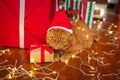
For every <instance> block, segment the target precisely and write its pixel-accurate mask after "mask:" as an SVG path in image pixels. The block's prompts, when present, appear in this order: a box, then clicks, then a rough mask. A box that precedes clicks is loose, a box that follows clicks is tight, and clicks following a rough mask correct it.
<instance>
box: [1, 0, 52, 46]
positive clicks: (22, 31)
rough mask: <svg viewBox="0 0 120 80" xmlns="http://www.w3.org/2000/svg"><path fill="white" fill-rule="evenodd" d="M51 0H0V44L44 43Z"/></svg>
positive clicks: (23, 44) (25, 44) (48, 22)
mask: <svg viewBox="0 0 120 80" xmlns="http://www.w3.org/2000/svg"><path fill="white" fill-rule="evenodd" d="M51 1H53V0H0V38H1V39H0V46H14V47H20V48H29V47H30V45H31V44H33V43H34V42H38V43H45V38H46V37H45V36H46V31H47V28H48V26H49V24H50V12H51V6H52V2H51Z"/></svg>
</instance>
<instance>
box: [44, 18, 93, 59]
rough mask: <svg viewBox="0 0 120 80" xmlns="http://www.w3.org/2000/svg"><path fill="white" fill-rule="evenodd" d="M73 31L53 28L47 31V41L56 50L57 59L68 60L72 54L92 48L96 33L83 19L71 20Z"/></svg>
mask: <svg viewBox="0 0 120 80" xmlns="http://www.w3.org/2000/svg"><path fill="white" fill-rule="evenodd" d="M71 24H72V30H73V33H72V34H71V33H69V32H67V31H65V30H63V29H59V28H57V29H51V30H50V31H48V32H47V35H46V43H47V44H48V45H49V46H51V47H52V48H53V49H54V50H55V60H57V61H58V60H59V59H61V61H66V60H68V59H70V58H71V56H72V55H77V54H78V53H80V52H82V51H83V50H84V49H86V48H90V47H91V46H92V43H93V41H94V34H93V32H92V31H91V30H90V29H89V27H88V26H87V25H86V24H85V23H84V22H82V21H81V20H71Z"/></svg>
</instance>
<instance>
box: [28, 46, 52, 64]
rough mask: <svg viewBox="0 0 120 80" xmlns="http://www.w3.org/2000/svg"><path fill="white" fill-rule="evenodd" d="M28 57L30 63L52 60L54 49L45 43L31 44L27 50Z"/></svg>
mask: <svg viewBox="0 0 120 80" xmlns="http://www.w3.org/2000/svg"><path fill="white" fill-rule="evenodd" d="M27 55H28V56H29V57H30V63H34V62H35V63H40V62H53V60H54V51H53V49H52V48H50V47H49V46H47V45H42V44H36V45H32V46H31V47H30V49H29V50H28V52H27Z"/></svg>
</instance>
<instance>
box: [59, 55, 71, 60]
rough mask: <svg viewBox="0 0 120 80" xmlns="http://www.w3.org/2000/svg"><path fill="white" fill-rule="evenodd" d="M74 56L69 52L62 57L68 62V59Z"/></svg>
mask: <svg viewBox="0 0 120 80" xmlns="http://www.w3.org/2000/svg"><path fill="white" fill-rule="evenodd" d="M71 57H72V55H69V54H65V55H63V56H62V57H61V61H62V62H66V61H68V60H69V59H70V58H71Z"/></svg>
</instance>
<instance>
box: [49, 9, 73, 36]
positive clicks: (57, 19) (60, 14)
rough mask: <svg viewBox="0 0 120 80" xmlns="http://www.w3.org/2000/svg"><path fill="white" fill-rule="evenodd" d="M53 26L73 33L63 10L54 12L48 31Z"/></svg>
mask: <svg viewBox="0 0 120 80" xmlns="http://www.w3.org/2000/svg"><path fill="white" fill-rule="evenodd" d="M54 28H59V29H63V30H66V31H68V32H70V33H71V34H72V33H73V31H72V25H71V23H70V20H69V18H68V16H67V14H66V12H65V11H57V12H56V14H55V16H54V17H53V20H52V22H51V24H50V27H49V29H48V31H49V30H51V29H54Z"/></svg>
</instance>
